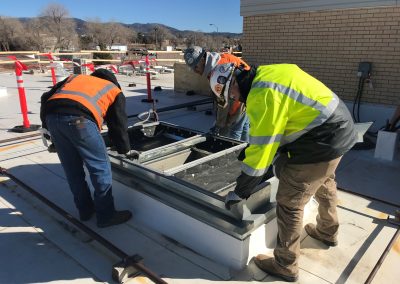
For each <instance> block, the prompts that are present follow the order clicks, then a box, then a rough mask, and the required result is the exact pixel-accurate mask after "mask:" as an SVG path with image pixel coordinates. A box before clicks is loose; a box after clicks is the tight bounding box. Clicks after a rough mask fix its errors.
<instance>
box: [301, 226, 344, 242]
mask: <svg viewBox="0 0 400 284" xmlns="http://www.w3.org/2000/svg"><path fill="white" fill-rule="evenodd" d="M304 229H305V230H306V232H307V234H308V235H309V236H310V237H311V238H313V239H316V240H318V241H320V242H323V243H324V244H326V245H327V246H329V247H335V246H337V245H338V241H337V239H336V238H335V239H334V240H333V241H329V240H326V239H324V237H323V236H322V235H321V234H320V233H319V232H318V231H317V228H316V227H315V225H314V224H311V223H309V224H307V225H305V227H304Z"/></svg>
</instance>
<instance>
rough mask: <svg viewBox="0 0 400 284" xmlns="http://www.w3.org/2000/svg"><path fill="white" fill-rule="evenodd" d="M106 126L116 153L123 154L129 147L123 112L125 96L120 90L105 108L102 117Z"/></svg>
mask: <svg viewBox="0 0 400 284" xmlns="http://www.w3.org/2000/svg"><path fill="white" fill-rule="evenodd" d="M104 119H105V121H106V122H107V127H108V137H109V138H110V140H111V143H112V145H113V146H115V147H116V148H117V151H118V153H120V154H125V153H127V152H129V150H130V149H131V147H130V143H129V136H128V132H127V130H128V117H127V115H126V112H125V96H124V94H123V93H122V92H121V93H119V94H118V95H117V97H116V98H115V101H114V103H113V104H112V105H110V107H109V108H108V110H107V113H106V116H105V117H104Z"/></svg>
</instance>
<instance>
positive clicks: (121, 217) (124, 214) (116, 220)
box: [97, 210, 132, 228]
mask: <svg viewBox="0 0 400 284" xmlns="http://www.w3.org/2000/svg"><path fill="white" fill-rule="evenodd" d="M130 218H132V213H131V211H129V210H122V211H115V212H114V215H112V216H111V217H110V218H109V219H108V220H106V221H97V227H99V228H106V227H110V226H114V225H119V224H122V223H125V222H126V221H128V220H129V219H130Z"/></svg>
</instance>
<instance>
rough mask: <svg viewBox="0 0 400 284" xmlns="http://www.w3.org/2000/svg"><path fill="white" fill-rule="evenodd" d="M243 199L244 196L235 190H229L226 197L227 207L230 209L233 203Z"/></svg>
mask: <svg viewBox="0 0 400 284" xmlns="http://www.w3.org/2000/svg"><path fill="white" fill-rule="evenodd" d="M242 200H243V198H241V197H240V196H239V195H237V194H236V193H235V192H234V191H229V192H228V194H227V195H226V197H225V207H226V209H228V210H230V209H231V206H232V205H233V204H236V203H239V202H240V201H242Z"/></svg>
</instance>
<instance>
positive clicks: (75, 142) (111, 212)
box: [40, 69, 132, 228]
mask: <svg viewBox="0 0 400 284" xmlns="http://www.w3.org/2000/svg"><path fill="white" fill-rule="evenodd" d="M40 118H41V120H42V126H43V128H46V129H48V130H49V132H50V135H51V140H52V142H53V143H54V145H55V148H56V151H57V154H58V157H59V158H60V162H61V165H62V167H63V168H64V172H65V175H66V177H67V180H68V184H69V187H70V189H71V192H72V194H73V197H74V202H75V205H76V207H77V209H78V211H79V218H80V220H81V221H88V220H89V219H90V218H91V217H92V216H93V215H94V213H96V217H97V226H98V227H100V228H104V227H108V226H112V225H118V224H121V223H124V222H126V221H128V220H129V219H130V218H131V217H132V214H131V212H130V211H128V210H122V211H117V210H115V207H114V199H113V195H112V174H111V165H110V161H109V158H108V155H107V150H106V146H105V142H104V139H103V137H102V136H101V134H100V130H101V128H102V124H103V120H105V121H106V122H107V126H108V136H109V138H110V140H111V142H112V144H113V146H114V147H115V148H116V150H117V151H118V153H119V154H121V155H124V154H125V155H129V153H130V142H129V137H128V133H127V116H126V113H125V96H124V94H123V93H122V91H121V87H120V85H119V84H118V81H117V79H116V77H115V76H114V74H112V73H111V72H110V71H108V70H105V69H98V70H96V71H95V72H93V73H92V74H91V75H71V76H69V77H68V78H66V79H65V80H63V81H61V82H59V83H57V84H56V85H55V86H54V87H53V88H52V89H51V90H50V91H48V92H46V93H44V94H43V95H42V98H41V109H40ZM84 166H85V167H86V168H87V170H88V172H89V176H90V180H91V183H92V185H93V188H94V198H92V195H91V192H90V190H89V186H88V184H87V183H86V180H85V171H84Z"/></svg>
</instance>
